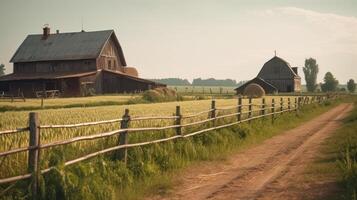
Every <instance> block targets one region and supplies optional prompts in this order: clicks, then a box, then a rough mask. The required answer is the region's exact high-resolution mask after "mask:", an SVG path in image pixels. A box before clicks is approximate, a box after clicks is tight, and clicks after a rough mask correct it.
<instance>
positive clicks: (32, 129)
mask: <svg viewBox="0 0 357 200" xmlns="http://www.w3.org/2000/svg"><path fill="white" fill-rule="evenodd" d="M330 98H336V96H322V95H320V96H305V97H293V98H288V99H287V102H284V101H283V98H280V102H276V101H275V100H276V99H274V98H272V99H271V102H270V104H268V103H267V102H266V101H265V99H264V98H263V99H262V102H261V103H260V104H253V103H252V99H251V98H250V99H249V101H248V102H249V103H248V104H242V98H241V97H239V98H238V102H237V105H236V106H230V107H223V108H217V107H216V103H215V100H212V104H211V108H210V109H209V110H205V111H202V112H198V113H194V114H190V115H182V114H181V109H180V106H177V107H176V112H175V113H176V114H175V115H174V116H150V117H135V118H132V117H131V116H130V113H129V109H125V114H124V115H123V116H122V118H119V119H113V120H105V121H96V122H86V123H78V124H67V125H41V124H40V123H39V115H38V113H36V112H31V113H29V126H28V127H25V128H18V129H15V130H5V131H0V136H2V135H7V134H14V133H19V132H25V131H28V132H29V136H30V137H29V138H30V139H29V145H28V146H27V147H22V148H16V149H11V150H8V151H4V152H0V158H1V157H4V156H8V155H12V154H16V153H20V152H28V173H27V174H22V175H18V176H13V177H8V178H3V179H0V184H4V183H10V182H14V181H19V180H23V179H29V178H31V179H32V180H31V182H32V185H31V186H32V192H33V194H34V195H35V196H36V194H37V193H38V179H39V176H40V174H45V173H47V172H49V171H50V170H52V169H53V168H54V167H55V166H50V167H49V168H47V169H40V164H39V163H40V159H41V157H40V153H39V152H40V150H41V149H48V148H51V147H55V146H61V145H66V144H71V143H75V142H79V141H85V140H94V139H99V138H106V137H110V136H114V135H119V142H118V145H117V146H114V147H110V148H106V149H103V150H100V151H96V152H94V153H89V154H87V155H85V156H82V157H78V158H76V159H73V160H69V161H66V162H65V163H64V165H65V166H69V165H72V164H75V163H78V162H81V161H84V160H87V159H89V158H92V157H95V156H98V155H101V154H104V153H107V152H112V151H115V150H118V151H117V156H118V159H120V160H122V161H123V162H125V163H126V161H127V149H128V148H131V147H137V146H143V145H149V144H154V143H161V142H165V141H170V140H175V139H179V138H187V137H192V136H194V135H198V134H201V133H205V132H208V131H213V130H217V129H221V128H225V127H229V126H233V125H236V124H239V123H242V122H247V121H250V120H253V119H258V118H262V117H267V116H271V119H272V121H274V119H275V117H276V115H277V114H279V113H284V112H291V111H295V112H298V110H299V107H300V106H302V105H304V104H311V103H322V102H323V101H325V100H327V99H330ZM284 106H285V107H284ZM243 107H246V108H248V109H247V111H243ZM253 107H258V109H253ZM223 110H234V113H230V114H224V115H220V116H219V115H217V112H218V111H223ZM254 113H257V114H256V115H254ZM204 114H207V115H208V118H207V119H204V120H200V121H193V122H190V123H182V120H183V119H188V118H196V117H198V116H202V115H204ZM243 115H245V116H246V117H243ZM228 117H234V118H235V120H234V121H233V122H229V123H223V124H217V123H214V122H216V121H217V120H218V119H224V118H228ZM154 119H158V120H172V121H173V125H169V126H162V127H142V128H131V127H130V122H132V121H144V120H154ZM115 122H119V123H120V128H119V129H117V130H114V131H110V132H104V133H97V134H94V135H88V136H78V137H74V138H70V139H66V140H62V141H55V142H50V143H47V144H41V141H40V132H41V130H43V129H58V128H78V127H86V126H92V125H99V124H108V123H115ZM209 122H213V123H211V124H213V126H212V127H209V128H206V127H205V128H204V129H202V130H197V131H194V132H190V133H184V132H183V131H182V128H184V127H189V126H194V125H199V124H205V123H209ZM167 129H174V130H175V132H176V135H173V136H170V137H167V138H162V139H157V140H152V141H146V142H140V143H132V144H129V143H128V137H129V133H130V132H137V131H158V130H167Z"/></svg>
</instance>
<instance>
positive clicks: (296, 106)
mask: <svg viewBox="0 0 357 200" xmlns="http://www.w3.org/2000/svg"><path fill="white" fill-rule="evenodd" d="M298 106H299V105H298V98H297V97H295V98H294V109H295V112H296V115H298V114H299V111H298V109H299V107H298Z"/></svg>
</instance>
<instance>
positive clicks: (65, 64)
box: [14, 59, 96, 73]
mask: <svg viewBox="0 0 357 200" xmlns="http://www.w3.org/2000/svg"><path fill="white" fill-rule="evenodd" d="M93 70H96V60H95V59H88V60H63V61H40V62H24V63H14V73H36V72H37V73H41V72H43V73H50V72H85V71H93Z"/></svg>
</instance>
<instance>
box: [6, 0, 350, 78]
mask: <svg viewBox="0 0 357 200" xmlns="http://www.w3.org/2000/svg"><path fill="white" fill-rule="evenodd" d="M105 2H106V3H107V4H105V3H102V4H99V5H98V4H96V2H95V1H76V2H71V1H61V2H55V1H44V0H40V1H35V0H32V1H26V3H24V2H22V1H19V0H14V1H11V2H10V1H6V2H1V3H0V4H1V6H0V12H1V13H2V20H0V26H1V27H2V36H3V37H1V38H0V44H1V45H0V63H4V64H5V67H6V73H11V72H12V64H11V63H9V60H10V58H11V57H12V55H13V54H14V53H15V51H16V49H17V48H18V47H19V46H20V44H21V43H22V41H23V40H24V39H25V38H26V36H27V35H29V34H41V33H42V27H43V25H44V24H49V26H50V27H51V30H52V33H53V32H55V30H57V29H59V30H60V32H61V33H64V32H78V31H81V29H82V25H83V29H84V30H85V31H99V30H105V29H113V30H114V31H115V33H116V35H117V37H118V40H119V42H120V44H121V46H122V48H123V51H124V55H125V58H126V60H127V64H128V66H134V67H136V68H137V69H138V71H139V75H140V76H141V77H143V78H151V79H157V78H175V77H176V78H177V77H178V78H182V79H188V80H190V81H192V80H193V79H194V78H202V79H207V78H215V79H233V80H236V81H237V82H239V81H244V80H249V79H251V78H254V77H255V76H256V75H257V74H258V72H259V70H260V69H261V67H262V66H263V64H264V63H265V62H266V61H268V60H269V59H270V58H272V57H273V56H274V51H275V50H276V51H277V56H279V57H281V58H283V59H284V60H286V61H287V62H289V63H290V65H291V67H295V66H298V67H299V75H300V76H301V79H302V83H303V84H305V80H304V76H303V72H302V67H303V66H304V61H305V59H306V58H310V57H312V58H315V59H316V60H317V63H318V64H319V68H320V71H319V74H318V80H317V82H318V83H319V82H322V79H323V76H324V74H325V73H326V72H328V71H330V72H332V73H333V74H334V76H335V77H336V78H337V80H339V82H340V84H345V83H346V82H347V81H348V80H349V79H350V78H352V79H355V80H356V79H357V73H356V72H357V70H356V69H355V65H356V63H357V13H356V12H355V10H357V2H354V1H352V0H350V1H347V0H346V1H343V3H340V2H341V1H337V0H327V1H322V0H320V1H313V2H310V1H287V2H286V1H258V0H255V1H220V2H217V1H213V0H211V1H205V2H204V3H201V2H200V1H180V2H175V1H163V0H157V1H150V2H147V1H139V0H136V1H119V2H118V1H105ZM83 5H85V9H83ZM14 10H16V11H17V12H14ZM63 13H65V14H63ZM8 19H11V20H8ZM14 24H15V25H14Z"/></svg>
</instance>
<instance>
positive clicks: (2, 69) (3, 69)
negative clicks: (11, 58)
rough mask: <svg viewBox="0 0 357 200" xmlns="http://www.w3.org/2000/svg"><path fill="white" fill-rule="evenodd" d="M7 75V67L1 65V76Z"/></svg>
mask: <svg viewBox="0 0 357 200" xmlns="http://www.w3.org/2000/svg"><path fill="white" fill-rule="evenodd" d="M4 74H5V65H4V64H1V65H0V76H2V75H4Z"/></svg>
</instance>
